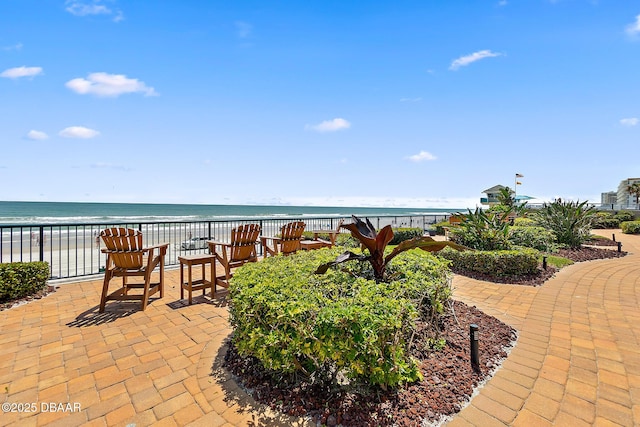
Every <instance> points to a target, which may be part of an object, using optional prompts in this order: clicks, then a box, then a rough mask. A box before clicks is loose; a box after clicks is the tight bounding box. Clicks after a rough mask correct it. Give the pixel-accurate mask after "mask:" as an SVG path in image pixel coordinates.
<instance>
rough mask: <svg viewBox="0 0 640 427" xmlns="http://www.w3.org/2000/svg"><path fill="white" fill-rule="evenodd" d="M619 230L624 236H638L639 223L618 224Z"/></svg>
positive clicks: (639, 231) (639, 230)
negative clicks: (620, 229)
mask: <svg viewBox="0 0 640 427" xmlns="http://www.w3.org/2000/svg"><path fill="white" fill-rule="evenodd" d="M620 228H622V232H623V233H625V234H640V221H625V222H623V223H622V224H620Z"/></svg>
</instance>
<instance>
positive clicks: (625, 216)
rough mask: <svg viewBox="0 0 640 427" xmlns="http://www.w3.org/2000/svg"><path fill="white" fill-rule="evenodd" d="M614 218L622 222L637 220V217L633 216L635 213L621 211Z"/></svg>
mask: <svg viewBox="0 0 640 427" xmlns="http://www.w3.org/2000/svg"><path fill="white" fill-rule="evenodd" d="M613 217H614V218H615V219H617V220H618V221H620V222H625V221H634V220H635V215H634V214H633V212H630V211H620V212H618V213H617V214H615V215H614V216H613Z"/></svg>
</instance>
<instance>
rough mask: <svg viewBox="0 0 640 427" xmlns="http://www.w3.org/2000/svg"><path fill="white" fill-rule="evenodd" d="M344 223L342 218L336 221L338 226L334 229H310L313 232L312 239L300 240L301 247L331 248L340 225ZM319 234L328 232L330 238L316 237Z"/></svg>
mask: <svg viewBox="0 0 640 427" xmlns="http://www.w3.org/2000/svg"><path fill="white" fill-rule="evenodd" d="M343 223H344V219H340V221H338V226H337V227H336V229H335V230H311V231H310V232H311V233H313V240H303V241H302V242H300V247H301V249H304V250H311V249H320V248H332V247H333V245H335V244H336V238H337V237H338V234H340V226H342V224H343ZM321 234H328V235H329V239H330V240H324V239H321V238H320V237H318V236H319V235H321Z"/></svg>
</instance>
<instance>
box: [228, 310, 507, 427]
mask: <svg viewBox="0 0 640 427" xmlns="http://www.w3.org/2000/svg"><path fill="white" fill-rule="evenodd" d="M443 320H444V322H443V323H444V324H446V325H447V327H446V329H445V330H444V331H442V333H441V335H440V338H443V339H444V340H446V345H445V347H444V349H443V350H440V351H435V352H432V351H425V350H424V349H418V348H417V346H416V348H414V349H413V354H412V355H413V356H414V357H416V358H417V359H418V360H420V369H421V371H422V375H423V377H424V379H423V380H422V381H418V382H415V383H413V384H409V385H406V386H404V387H400V388H398V389H396V390H392V389H389V390H387V391H384V390H381V389H375V390H373V389H370V390H362V389H360V390H359V391H358V392H356V391H355V390H349V389H347V388H343V389H341V390H328V389H327V388H326V387H321V386H319V385H314V384H310V383H309V382H305V381H304V380H298V381H295V380H293V379H283V378H282V377H281V376H277V377H276V376H272V375H270V374H269V372H267V371H266V370H265V369H264V368H262V366H261V365H260V363H259V362H258V361H257V360H256V359H254V358H251V357H247V358H245V357H241V356H239V355H238V353H237V351H236V349H235V347H234V346H233V344H230V346H229V350H228V351H227V354H226V356H225V362H224V366H225V367H226V368H227V369H228V370H229V371H230V372H231V373H232V374H233V375H234V376H235V377H236V379H237V381H238V382H239V383H241V385H242V386H243V387H244V388H245V390H246V391H247V392H248V393H249V394H251V395H252V396H253V397H254V398H255V399H256V400H257V401H259V402H261V403H263V404H266V405H268V406H270V407H271V408H272V409H275V410H277V411H280V412H282V413H285V414H287V415H295V416H307V417H310V418H311V419H312V420H313V421H314V422H316V423H317V424H319V425H327V426H336V425H342V426H391V425H393V426H417V425H420V423H421V421H422V420H423V419H426V420H429V421H432V422H435V421H438V420H440V419H441V418H442V417H446V416H449V415H453V414H455V413H457V412H459V411H460V409H462V407H463V406H464V405H465V403H466V402H468V401H469V398H470V396H471V394H472V393H473V389H474V388H475V387H476V386H477V385H478V384H479V383H480V382H481V381H483V380H485V379H486V378H488V377H489V376H490V375H491V374H492V372H493V371H494V370H495V369H496V368H497V367H498V366H499V364H500V363H501V361H502V360H504V359H505V358H506V356H507V351H508V350H509V349H510V348H511V346H512V345H513V343H514V341H515V339H516V332H515V330H514V329H513V328H511V327H510V326H508V325H506V324H504V323H502V322H500V321H499V320H498V319H496V318H495V317H492V316H488V315H486V314H484V313H483V312H481V311H480V310H478V309H476V308H475V307H470V306H468V305H466V304H464V303H462V302H459V301H453V304H452V308H451V310H449V313H448V314H447V315H446V316H445V318H444V319H443ZM472 323H475V324H476V325H478V327H479V331H480V341H479V353H480V367H479V370H478V371H476V370H474V369H473V368H472V366H471V362H470V349H469V326H470V325H471V324H472Z"/></svg>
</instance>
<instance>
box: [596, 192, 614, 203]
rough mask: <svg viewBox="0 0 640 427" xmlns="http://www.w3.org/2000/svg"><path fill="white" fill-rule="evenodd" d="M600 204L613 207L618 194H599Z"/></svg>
mask: <svg viewBox="0 0 640 427" xmlns="http://www.w3.org/2000/svg"><path fill="white" fill-rule="evenodd" d="M600 203H601V204H603V205H615V204H616V203H618V193H616V192H615V191H607V192H606V193H601V194H600Z"/></svg>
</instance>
